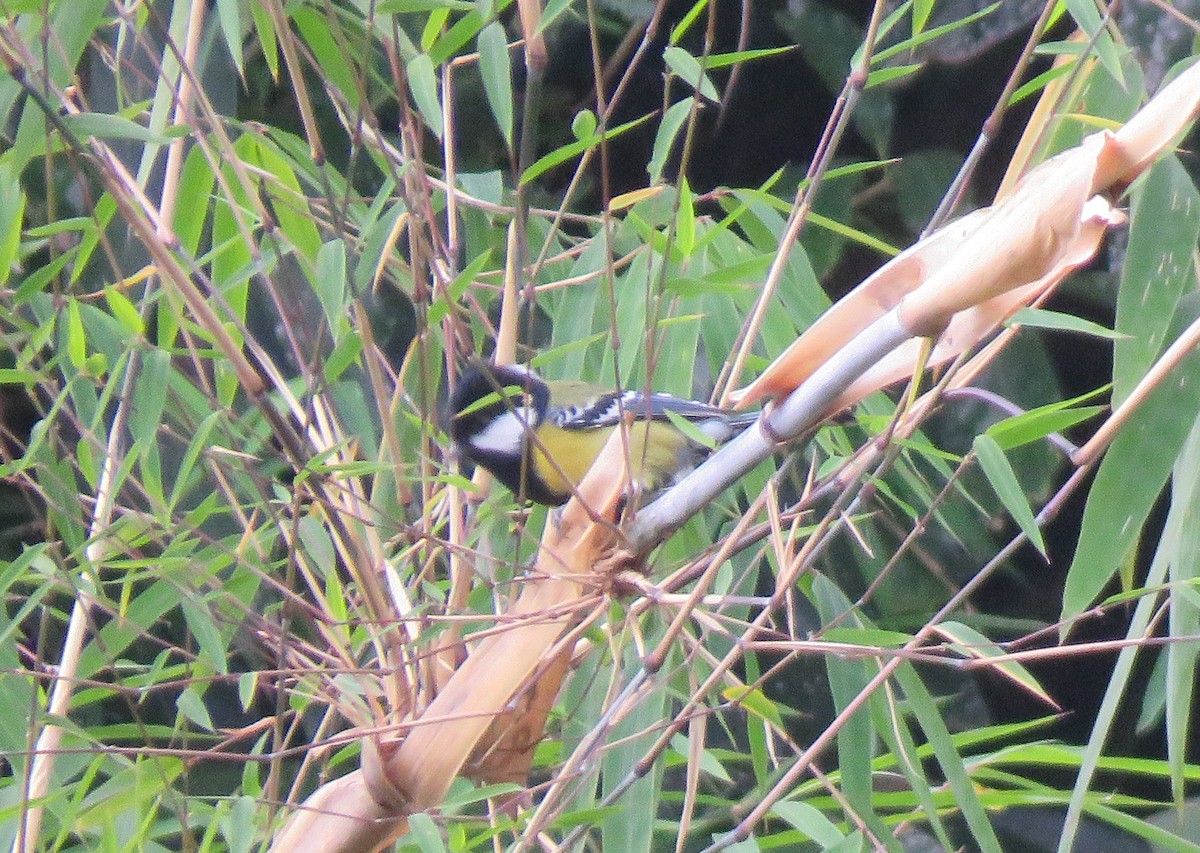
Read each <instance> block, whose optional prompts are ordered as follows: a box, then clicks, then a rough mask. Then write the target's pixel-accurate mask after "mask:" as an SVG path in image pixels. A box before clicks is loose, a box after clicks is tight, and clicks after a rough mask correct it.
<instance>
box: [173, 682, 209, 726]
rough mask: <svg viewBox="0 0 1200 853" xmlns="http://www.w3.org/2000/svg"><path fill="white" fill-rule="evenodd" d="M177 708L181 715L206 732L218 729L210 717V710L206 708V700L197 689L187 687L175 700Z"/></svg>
mask: <svg viewBox="0 0 1200 853" xmlns="http://www.w3.org/2000/svg"><path fill="white" fill-rule="evenodd" d="M175 707H176V708H178V709H179V713H181V714H183V716H184V718H185V719H187V720H189V721H191V722H192V723H193V724H194V725H196V726H198V727H199V728H201V729H203V730H204V731H206V732H211V731H215V729H216V727H215V726H214V725H213V721H212V717H210V716H209V715H208V708H206V707H204V699H203V698H201V696H200V694H199V692H197V690H196V688H195V687H191V686H188V687H185V688H184V689H183V692H181V693H180V694H179V697H178V698H177V699H176V700H175Z"/></svg>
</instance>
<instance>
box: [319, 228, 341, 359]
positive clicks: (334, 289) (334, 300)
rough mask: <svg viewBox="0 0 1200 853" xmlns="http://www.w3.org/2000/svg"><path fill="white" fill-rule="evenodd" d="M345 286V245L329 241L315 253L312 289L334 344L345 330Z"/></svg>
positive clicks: (336, 241) (339, 241)
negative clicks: (315, 273) (315, 268)
mask: <svg viewBox="0 0 1200 853" xmlns="http://www.w3.org/2000/svg"><path fill="white" fill-rule="evenodd" d="M346 286H347V281H346V244H345V243H344V242H342V241H341V240H330V241H329V242H327V243H325V244H324V245H322V246H321V248H320V250H319V251H318V252H317V277H316V281H314V282H313V289H314V290H315V291H316V294H317V300H318V301H319V302H320V303H321V308H322V309H323V310H324V311H325V322H326V323H327V324H328V326H329V334H330V335H331V336H332V339H333V342H334V344H337V342H338V341H339V340H340V338H341V336H342V332H343V330H344V328H345V322H344V318H345V316H346Z"/></svg>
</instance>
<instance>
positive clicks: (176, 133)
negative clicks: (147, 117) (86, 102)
mask: <svg viewBox="0 0 1200 853" xmlns="http://www.w3.org/2000/svg"><path fill="white" fill-rule="evenodd" d="M62 121H63V123H64V124H65V125H66V126H67V127H68V128H69V129H70V130H71V132H72V133H74V134H75V135H76V136H77V137H79V138H80V139H83V140H86V139H90V138H96V139H132V140H134V141H136V142H145V143H147V144H150V145H166V144H167V143H169V142H170V141H171V140H172V139H177V138H179V137H181V136H187V135H188V134H189V133H191V128H190V127H188V126H187V125H182V124H181V125H176V126H175V127H171V128H167V129H166V130H164V131H163V132H162V133H161V134H158V133H154V132H152V131H150V130H147V129H146V128H144V127H142V126H141V125H140V124H138V123H137V122H135V121H132V120H130V119H127V118H125V117H124V116H120V115H115V114H113V113H75V114H73V115H65V116H62Z"/></svg>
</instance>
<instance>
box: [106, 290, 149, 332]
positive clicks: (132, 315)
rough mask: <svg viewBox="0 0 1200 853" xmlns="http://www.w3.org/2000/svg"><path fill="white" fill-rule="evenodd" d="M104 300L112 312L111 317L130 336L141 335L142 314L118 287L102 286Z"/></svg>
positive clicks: (142, 327)
mask: <svg viewBox="0 0 1200 853" xmlns="http://www.w3.org/2000/svg"><path fill="white" fill-rule="evenodd" d="M104 301H105V302H107V303H108V310H109V311H111V312H112V315H113V318H114V319H115V320H116V321H117V322H118V323H120V324H121V328H123V329H124V330H125V331H126V332H128V333H129V337H130V338H140V337H141V336H142V333H143V332H144V331H145V329H144V326H143V324H142V315H141V314H139V313H138V310H137V308H135V307H134V305H133V303H132V302H130V301H129V297H127V296H126V295H125V294H124V293H122V292H121V291H120V290H119V289H118V288H116V287H113V286H112V285H108V286H106V287H105V288H104Z"/></svg>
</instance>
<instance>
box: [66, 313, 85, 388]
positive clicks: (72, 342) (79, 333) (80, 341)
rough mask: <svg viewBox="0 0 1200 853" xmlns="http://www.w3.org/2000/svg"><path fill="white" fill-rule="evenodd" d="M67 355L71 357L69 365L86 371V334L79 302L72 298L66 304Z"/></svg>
mask: <svg viewBox="0 0 1200 853" xmlns="http://www.w3.org/2000/svg"><path fill="white" fill-rule="evenodd" d="M67 357H68V358H70V359H71V365H72V366H73V367H74V368H75V369H76V370H80V371H85V372H86V368H87V335H86V334H84V331H83V318H82V317H81V316H80V314H79V303H78V302H77V301H76V300H74V299H72V300H71V301H70V302H69V303H68V304H67Z"/></svg>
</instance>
